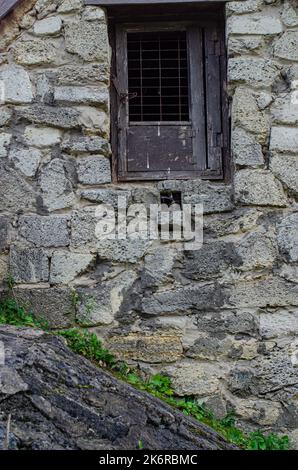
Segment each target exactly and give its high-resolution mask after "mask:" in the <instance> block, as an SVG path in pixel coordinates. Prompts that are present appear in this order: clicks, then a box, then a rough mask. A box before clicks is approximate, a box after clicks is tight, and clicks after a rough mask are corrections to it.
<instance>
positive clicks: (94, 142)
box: [62, 135, 110, 154]
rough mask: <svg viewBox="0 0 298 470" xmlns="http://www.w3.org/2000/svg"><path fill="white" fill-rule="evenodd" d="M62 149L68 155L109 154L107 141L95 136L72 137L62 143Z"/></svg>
mask: <svg viewBox="0 0 298 470" xmlns="http://www.w3.org/2000/svg"><path fill="white" fill-rule="evenodd" d="M62 149H63V150H64V151H66V152H69V153H75V154H76V153H98V152H99V153H100V154H109V150H110V146H109V143H108V141H106V140H105V139H102V138H101V137H97V136H81V135H78V136H76V135H75V136H73V137H70V138H66V139H65V140H63V142H62Z"/></svg>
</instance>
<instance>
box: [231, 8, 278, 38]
mask: <svg viewBox="0 0 298 470" xmlns="http://www.w3.org/2000/svg"><path fill="white" fill-rule="evenodd" d="M228 32H229V33H230V34H264V35H275V34H279V33H281V32H282V24H281V21H280V20H279V19H278V18H277V17H275V16H271V15H270V14H268V15H267V14H266V12H262V13H255V14H254V15H243V16H233V17H231V18H229V21H228Z"/></svg>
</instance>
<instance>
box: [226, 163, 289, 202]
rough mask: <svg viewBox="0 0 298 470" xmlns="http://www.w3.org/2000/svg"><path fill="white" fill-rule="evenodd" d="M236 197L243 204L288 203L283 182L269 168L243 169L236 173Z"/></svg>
mask: <svg viewBox="0 0 298 470" xmlns="http://www.w3.org/2000/svg"><path fill="white" fill-rule="evenodd" d="M235 197H236V200H237V201H238V202H241V203H242V204H246V205H249V204H253V205H256V206H277V207H283V206H285V205H286V198H285V194H284V191H283V188H282V185H281V183H280V182H279V181H278V180H277V179H276V178H275V177H274V176H273V175H272V173H270V172H269V171H267V170H242V171H239V172H238V173H237V174H236V175H235Z"/></svg>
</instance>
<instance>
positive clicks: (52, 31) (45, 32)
mask: <svg viewBox="0 0 298 470" xmlns="http://www.w3.org/2000/svg"><path fill="white" fill-rule="evenodd" d="M61 29H62V20H61V18H60V17H59V16H52V17H50V18H45V19H43V20H40V21H36V22H35V23H34V26H33V31H34V34H36V36H52V35H56V34H59V33H60V31H61Z"/></svg>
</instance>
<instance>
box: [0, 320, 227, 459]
mask: <svg viewBox="0 0 298 470" xmlns="http://www.w3.org/2000/svg"><path fill="white" fill-rule="evenodd" d="M0 340H1V342H5V346H6V348H7V350H8V351H9V357H10V360H9V364H7V365H6V366H5V369H4V370H5V378H6V381H5V382H6V383H10V384H13V389H14V390H13V391H14V396H13V397H11V398H10V399H9V397H5V395H4V397H3V399H2V402H3V403H2V408H1V410H2V416H1V421H0V447H2V442H3V440H4V436H5V431H6V423H7V419H6V417H7V416H8V415H9V414H12V413H13V416H14V426H13V428H12V430H13V433H11V434H10V446H11V447H10V449H13V448H17V449H19V448H22V447H24V446H25V447H26V448H27V449H29V450H33V449H35V450H52V449H60V450H62V449H73V450H75V449H81V450H84V449H85V450H87V449H89V450H97V451H99V450H100V449H115V450H119V451H120V450H125V449H135V448H136V447H138V442H142V443H143V444H144V446H146V448H148V449H153V450H154V449H156V450H158V449H159V450H165V449H172V450H174V451H175V450H179V449H185V450H186V451H190V450H193V451H195V450H196V451H197V450H203V449H209V450H211V449H213V450H216V449H231V450H232V449H236V446H233V445H231V444H228V443H227V442H226V441H225V440H224V439H223V437H222V436H220V435H219V434H217V433H216V432H215V431H213V430H211V429H209V428H208V427H207V426H206V425H204V424H202V423H200V422H199V421H196V420H194V419H192V418H190V417H188V416H185V415H184V414H183V413H181V412H179V411H178V410H177V409H175V408H173V407H170V406H169V405H167V404H166V403H163V402H161V401H160V400H157V399H156V398H154V397H153V396H150V395H149V394H147V393H143V392H140V391H138V390H136V389H134V388H133V387H131V386H130V385H127V384H126V383H124V382H122V381H120V380H118V379H117V378H115V377H114V376H113V375H111V374H108V373H106V372H105V371H104V369H102V368H99V367H96V366H95V365H93V364H92V363H91V362H90V361H88V360H86V359H84V358H82V357H80V356H78V355H76V354H74V353H73V352H71V351H70V350H69V349H68V348H67V347H66V345H65V341H64V340H63V339H62V338H59V337H57V336H53V335H49V334H46V333H41V332H39V331H36V330H32V329H26V330H24V329H19V328H13V327H8V326H6V327H2V329H1V331H0ZM28 364H30V366H28ZM181 370H182V369H181ZM212 370H213V371H214V376H216V375H217V374H216V372H217V370H216V369H215V368H214V367H213V368H212V369H208V368H204V369H203V370H201V371H199V370H198V368H196V379H197V384H198V382H199V381H201V382H202V383H203V380H204V377H210V375H208V373H209V372H210V373H211V371H212ZM188 372H189V373H190V368H189V369H188ZM221 375H222V372H221V373H220V375H219V376H220V377H221ZM16 378H17V380H16ZM212 380H213V383H211V379H210V381H209V382H208V383H209V384H210V388H212V389H214V388H217V387H216V383H215V379H212ZM16 384H18V386H17V387H16ZM206 388H207V383H206V384H205V386H204V389H205V390H206ZM17 390H18V392H17ZM53 391H56V392H55V393H53ZM5 398H8V399H5ZM74 414H75V415H76V416H77V417H79V419H74V418H73V415H74ZM28 423H30V425H28ZM132 423H138V425H137V426H132ZM2 435H3V438H2Z"/></svg>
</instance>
